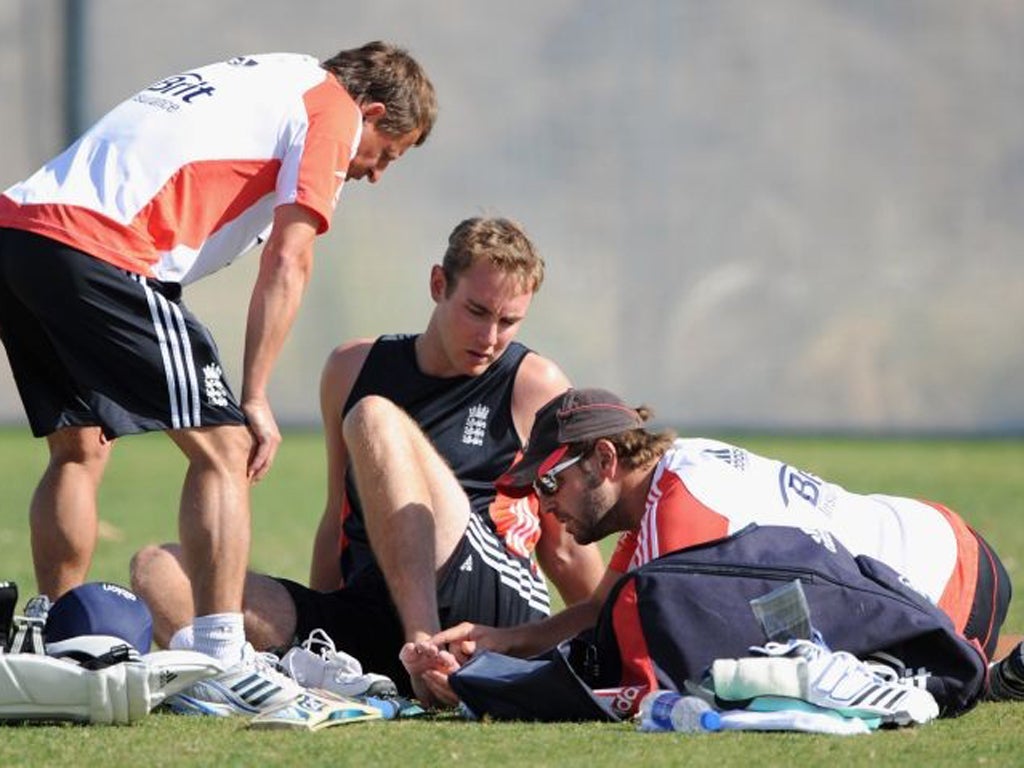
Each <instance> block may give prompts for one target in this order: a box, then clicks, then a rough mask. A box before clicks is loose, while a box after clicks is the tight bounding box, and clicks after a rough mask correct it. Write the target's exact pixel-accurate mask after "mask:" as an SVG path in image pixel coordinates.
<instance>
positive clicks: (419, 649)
mask: <svg viewBox="0 0 1024 768" xmlns="http://www.w3.org/2000/svg"><path fill="white" fill-rule="evenodd" d="M398 658H399V659H400V660H401V662H402V664H403V665H404V666H405V670H406V671H407V672H408V673H409V682H410V683H411V684H412V692H413V694H414V695H415V696H416V698H417V699H419V701H420V703H421V704H422V705H423V706H425V707H438V706H447V707H454V706H456V705H457V704H458V703H459V699H458V696H456V695H455V692H454V691H452V689H451V688H450V687H449V686H448V675H449V674H451V673H452V672H454V671H455V670H457V669H458V668H459V662H457V661H456V660H455V657H454V656H453V655H452V654H451V653H449V652H448V651H442V650H440V649H439V648H438V647H437V646H436V645H434V644H433V643H431V642H429V641H421V642H416V643H406V644H405V645H403V646H402V650H401V652H400V653H399V654H398Z"/></svg>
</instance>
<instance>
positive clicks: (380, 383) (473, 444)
mask: <svg viewBox="0 0 1024 768" xmlns="http://www.w3.org/2000/svg"><path fill="white" fill-rule="evenodd" d="M417 336H418V334H415V335H414V334H396V335H389V336H381V337H380V338H378V339H377V340H376V341H375V342H374V344H373V346H372V347H371V348H370V352H369V354H368V355H367V357H366V361H365V362H364V363H363V367H362V370H360V372H359V376H358V377H357V378H356V381H355V384H354V385H353V386H352V392H351V394H350V395H349V397H348V400H347V401H346V402H345V406H344V412H343V415H344V414H347V413H348V412H349V410H350V409H351V408H352V406H353V405H355V403H356V402H358V401H359V399H360V398H362V397H364V396H365V395H371V394H372V395H380V396H382V397H386V398H388V399H389V400H391V401H392V402H393V403H395V404H396V405H398V406H400V407H401V408H402V409H404V410H405V411H406V413H408V414H409V416H411V417H412V419H413V420H414V421H415V422H416V423H417V424H419V426H420V429H422V430H423V432H424V434H426V436H427V437H428V438H430V441H431V442H432V443H433V444H434V447H435V448H437V451H438V453H439V454H440V455H441V456H442V457H444V459H445V460H446V461H447V462H448V464H449V465H450V466H451V468H452V471H453V472H454V473H455V477H456V478H457V479H458V481H459V483H460V484H461V485H462V487H463V489H465V491H466V495H467V496H469V500H470V505H471V506H472V509H473V512H474V513H476V514H478V515H480V517H481V519H482V520H483V521H484V522H485V523H486V524H487V525H488V526H489V527H491V528H492V529H493V528H494V525H493V523H492V521H491V520H490V518H489V516H488V515H487V508H488V506H489V505H490V503H491V501H492V500H493V499H494V495H495V491H494V481H495V480H497V479H498V477H499V476H500V475H501V473H502V472H504V471H505V470H506V469H508V467H509V465H510V464H511V463H512V461H513V460H514V459H515V457H516V453H517V452H518V451H519V450H520V449H521V448H522V441H521V440H520V439H519V435H518V433H517V432H516V428H515V424H514V422H513V420H512V389H513V387H514V385H515V378H516V372H517V371H518V370H519V365H520V363H522V361H523V358H524V357H525V356H526V355H527V354H528V353H529V352H530V350H529V349H528V348H527V347H525V346H523V345H522V344H520V343H519V342H515V341H514V342H512V343H511V344H509V346H508V348H507V349H506V350H505V352H504V353H503V354H502V355H501V357H499V358H498V359H497V360H495V361H494V362H493V363H492V364H491V366H490V367H489V368H488V369H487V370H486V371H484V373H482V374H481V375H479V376H452V377H446V378H439V377H436V376H428V375H426V374H424V373H423V372H422V371H420V368H419V366H418V365H417V363H416V349H415V343H416V338H417ZM345 496H346V499H347V502H348V505H349V509H350V512H349V514H348V515H347V516H346V517H345V521H344V524H343V533H344V537H345V546H344V548H343V549H342V553H341V572H342V576H343V577H344V578H345V580H346V581H349V580H350V579H351V578H352V576H353V575H355V573H357V572H358V571H360V570H362V569H363V568H365V567H366V566H367V565H369V564H371V563H373V562H375V561H374V559H373V554H372V552H371V551H370V545H369V541H368V539H367V535H366V528H365V527H364V524H363V511H362V507H361V506H360V503H359V497H358V496H357V494H356V489H355V482H354V478H353V477H352V473H351V472H347V473H346V475H345Z"/></svg>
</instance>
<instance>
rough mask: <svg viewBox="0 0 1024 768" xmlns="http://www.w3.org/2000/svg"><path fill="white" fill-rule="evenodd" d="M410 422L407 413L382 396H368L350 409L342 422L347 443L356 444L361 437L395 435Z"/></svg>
mask: <svg viewBox="0 0 1024 768" xmlns="http://www.w3.org/2000/svg"><path fill="white" fill-rule="evenodd" d="M408 421H409V419H408V417H407V416H406V415H405V412H404V411H403V410H402V409H401V408H399V407H398V406H397V405H395V404H394V403H393V402H391V401H390V400H388V399H387V398H386V397H381V396H380V395H366V396H365V397H362V398H360V399H359V401H358V402H357V403H356V404H355V405H353V406H352V408H350V409H349V412H348V413H347V414H345V419H344V420H343V421H342V424H341V426H342V434H343V435H344V437H345V442H347V443H352V442H356V440H357V438H358V436H360V435H389V436H390V435H394V434H396V432H397V431H398V430H399V429H402V428H404V426H403V425H405V424H407V423H408Z"/></svg>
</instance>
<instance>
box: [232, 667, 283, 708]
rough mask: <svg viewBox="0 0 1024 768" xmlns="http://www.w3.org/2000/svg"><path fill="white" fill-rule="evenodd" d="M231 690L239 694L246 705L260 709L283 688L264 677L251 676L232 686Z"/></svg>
mask: <svg viewBox="0 0 1024 768" xmlns="http://www.w3.org/2000/svg"><path fill="white" fill-rule="evenodd" d="M231 690H232V691H233V692H234V693H236V694H238V697H239V698H240V699H242V701H244V702H245V703H246V704H248V705H250V706H252V707H259V706H260V705H262V704H263V703H264V702H265V701H266V700H267V699H269V698H270V697H271V696H273V695H274V694H275V693H278V692H279V691H280V690H281V686H279V685H275V684H274V683H272V682H271V681H270V680H267V679H266V678H265V677H263V676H262V675H249V677H246V678H244V679H242V680H239V681H238V682H237V683H235V684H234V685H232V686H231Z"/></svg>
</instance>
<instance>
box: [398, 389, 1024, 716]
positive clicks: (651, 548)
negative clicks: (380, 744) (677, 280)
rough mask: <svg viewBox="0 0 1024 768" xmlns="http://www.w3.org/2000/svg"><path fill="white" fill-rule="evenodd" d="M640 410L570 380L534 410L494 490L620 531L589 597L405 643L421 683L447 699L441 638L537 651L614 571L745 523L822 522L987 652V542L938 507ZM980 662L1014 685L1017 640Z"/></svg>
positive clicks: (1021, 670)
mask: <svg viewBox="0 0 1024 768" xmlns="http://www.w3.org/2000/svg"><path fill="white" fill-rule="evenodd" d="M651 415H652V412H651V411H650V409H649V408H647V407H645V406H641V407H639V408H631V407H629V406H627V405H626V404H625V403H624V402H623V401H622V400H621V399H620V398H619V397H618V396H617V395H615V394H613V393H611V392H608V391H606V390H601V389H579V390H576V389H570V390H568V391H566V392H565V393H563V394H562V395H559V396H557V397H555V398H554V399H553V400H551V401H550V402H548V403H547V404H546V405H545V406H544V407H543V408H541V410H540V411H538V412H537V418H536V420H535V422H534V425H533V429H532V431H531V432H530V438H529V442H528V450H527V451H526V453H525V454H524V456H523V457H522V459H521V460H520V461H518V462H517V463H516V464H515V465H513V467H512V468H511V469H510V470H509V472H507V473H506V474H504V475H503V476H502V477H501V478H499V480H498V482H497V485H498V487H499V489H501V490H502V492H504V493H506V494H508V495H512V496H514V495H517V494H519V495H522V494H527V493H529V492H530V491H531V490H533V491H535V492H536V494H537V495H538V497H539V498H540V502H541V509H542V510H543V511H544V512H548V513H551V514H553V515H554V516H555V517H557V518H558V519H559V520H560V521H562V522H563V523H564V524H565V526H566V529H567V530H568V531H569V533H571V534H572V535H573V537H574V538H575V539H576V540H577V541H578V542H579V543H581V544H585V543H590V542H595V541H598V540H600V539H602V538H604V537H605V536H608V535H609V534H611V533H614V532H616V531H621V532H622V533H621V535H620V537H619V541H618V543H617V545H616V548H615V551H614V553H613V554H612V557H611V560H610V562H609V566H608V569H607V571H606V573H605V575H604V578H603V579H602V581H601V584H600V586H599V587H598V589H597V590H596V591H595V593H594V595H593V596H592V597H591V599H590V600H588V601H585V602H584V603H581V604H578V605H574V606H571V607H569V608H567V609H566V610H564V611H562V612H561V613H559V614H557V615H555V616H553V617H551V618H550V619H548V620H546V621H543V622H540V623H537V624H533V625H529V626H519V627H510V628H501V629H498V628H491V627H481V626H474V625H469V624H463V625H461V626H458V627H453V628H451V629H449V630H445V631H443V632H441V633H439V634H437V635H435V636H434V638H432V643H431V644H427V645H426V647H423V648H420V649H419V652H418V653H417V654H412V653H411V652H407V653H406V654H405V656H404V659H405V660H406V662H407V664H408V665H409V666H410V668H411V669H415V670H418V671H419V673H420V674H421V675H422V676H423V679H424V680H425V682H426V683H427V684H428V685H430V686H431V688H432V690H434V691H435V695H437V696H438V697H440V698H445V697H447V698H448V700H451V692H450V690H449V689H447V686H446V682H445V676H444V674H443V672H440V671H438V670H434V671H429V670H427V668H428V667H429V665H430V664H431V663H432V662H433V661H434V660H435V659H438V660H440V661H441V662H444V661H447V660H448V655H447V651H443V650H442V649H443V648H445V646H447V647H448V648H449V649H450V651H452V652H453V653H454V656H455V657H456V658H458V659H464V658H466V657H468V656H469V655H471V654H472V652H473V651H474V650H475V649H476V648H487V649H491V650H495V651H499V652H503V653H508V654H512V655H517V656H530V655H533V654H536V653H540V652H542V651H544V650H546V649H547V648H550V647H552V646H554V645H556V644H557V643H558V642H560V641H562V640H565V639H567V638H569V637H572V636H573V635H575V634H577V633H579V632H581V631H583V630H585V629H587V628H589V627H592V626H593V625H594V624H595V622H596V620H597V616H598V613H599V611H600V608H601V605H602V604H603V602H604V600H605V599H606V597H607V595H608V593H609V591H610V589H611V588H612V586H613V585H614V584H615V582H616V581H617V580H618V578H619V577H620V576H621V575H622V574H623V573H625V572H627V571H630V570H632V569H635V568H637V567H639V566H641V565H643V564H644V563H646V562H649V561H650V560H653V559H655V558H657V557H659V556H660V555H663V554H666V553H668V552H672V551H674V550H677V549H681V548H683V547H690V546H694V545H697V544H701V543H704V542H708V541H713V540H715V539H719V538H722V537H724V536H727V535H729V534H731V533H734V532H736V531H739V530H741V529H742V528H744V527H746V526H747V525H750V524H758V525H783V526H794V527H799V528H802V529H805V530H819V531H823V532H826V533H827V534H831V535H832V536H833V537H835V538H836V539H837V540H839V541H840V543H842V544H843V545H844V546H845V547H846V548H847V549H848V550H850V552H852V553H853V554H854V555H868V556H871V557H873V558H875V559H877V560H881V561H882V562H884V563H886V564H888V565H889V566H891V567H892V568H893V569H895V570H896V571H898V572H899V573H900V574H902V575H903V576H904V577H905V578H906V579H907V580H908V582H909V583H910V584H911V585H912V586H913V587H914V588H915V589H916V590H917V591H918V592H920V593H922V594H923V595H925V596H926V597H928V599H930V600H931V601H932V602H933V603H935V604H936V605H938V607H939V608H941V609H942V610H943V611H944V612H945V613H946V614H947V615H948V616H949V617H950V619H951V620H952V621H953V624H954V625H955V627H956V629H957V631H958V632H960V633H962V634H963V635H964V636H965V637H967V638H968V639H970V640H976V641H977V643H978V645H979V646H980V647H982V648H983V649H984V650H985V653H986V654H987V655H988V656H989V657H990V658H992V657H994V656H995V655H996V646H997V643H998V640H999V629H1000V627H1001V625H1002V622H1003V620H1004V618H1005V616H1006V611H1007V607H1008V604H1009V600H1010V593H1011V585H1010V580H1009V577H1008V575H1007V573H1006V571H1005V569H1004V568H1003V566H1002V563H1001V562H1000V561H999V559H998V557H997V556H996V554H995V552H994V551H993V550H992V549H991V547H990V546H989V545H988V543H987V542H986V541H985V540H984V539H983V538H982V537H981V536H979V535H978V534H977V533H975V532H974V531H973V530H972V529H971V528H970V527H969V526H968V525H967V523H966V522H964V520H963V519H962V518H961V517H960V516H959V515H957V514H956V513H954V512H953V511H952V510H950V509H948V508H946V507H944V506H942V505H941V504H936V503H934V502H927V501H919V500H915V499H909V498H900V497H894V496H882V495H871V496H865V495H860V494H856V493H851V492H850V491H847V490H845V489H844V488H842V487H840V486H838V485H836V484H834V483H830V482H828V481H826V480H823V479H821V478H819V477H817V476H815V475H813V474H810V473H809V472H805V471H803V470H801V469H798V468H796V467H792V466H790V465H788V464H785V463H783V462H781V461H776V460H774V459H768V458H765V457H762V456H758V455H756V454H753V453H751V452H749V451H747V450H745V449H743V448H740V447H737V446H733V445H729V444H727V443H723V442H719V441H717V440H709V439H705V438H690V439H676V438H675V435H674V434H673V433H672V432H669V431H663V432H652V431H649V430H647V429H646V428H645V427H644V423H645V422H646V421H647V420H648V419H649V418H650V417H651ZM922 541H926V542H928V546H927V547H922V546H921V544H920V542H922ZM438 666H439V667H440V668H443V667H444V664H443V663H441V664H439V665H438ZM994 670H997V671H996V673H995V674H993V678H994V683H993V688H994V689H995V688H999V691H998V692H997V693H996V695H998V696H1000V697H1003V698H1009V697H1013V696H1014V694H1016V695H1017V696H1021V697H1024V647H1022V646H1021V645H1017V646H1016V647H1015V648H1014V650H1013V651H1012V652H1011V653H1010V655H1009V656H1008V657H1007V660H1006V661H1005V662H1001V663H1000V664H998V665H996V666H995V667H994Z"/></svg>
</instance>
